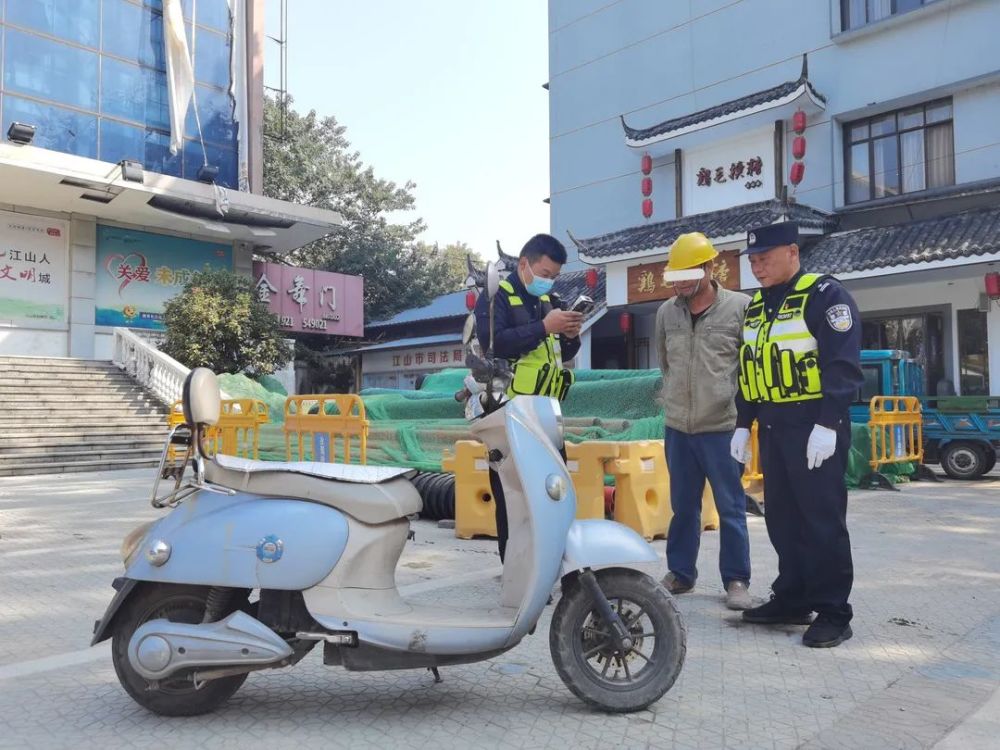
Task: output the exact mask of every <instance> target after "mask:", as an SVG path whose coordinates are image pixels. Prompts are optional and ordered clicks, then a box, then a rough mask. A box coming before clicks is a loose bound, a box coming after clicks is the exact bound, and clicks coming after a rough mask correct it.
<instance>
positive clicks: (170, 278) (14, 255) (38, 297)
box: [0, 0, 340, 359]
mask: <svg viewBox="0 0 1000 750" xmlns="http://www.w3.org/2000/svg"><path fill="white" fill-rule="evenodd" d="M0 12H2V15H0V37H2V40H0V44H2V53H0V121H2V134H0V138H2V137H3V134H6V137H5V138H4V139H3V142H2V143H0V354H8V355H10V354H14V355H43V356H73V357H84V358H98V359H107V358H109V357H110V356H111V345H112V344H111V341H112V331H113V329H114V327H116V326H124V327H128V328H137V329H145V330H157V329H159V328H162V322H161V317H162V309H163V302H164V301H165V300H166V299H169V298H170V297H172V296H174V295H175V294H176V293H178V292H179V291H180V290H181V289H182V288H183V286H184V284H185V283H186V281H187V280H188V279H189V278H190V276H191V274H192V273H193V272H194V271H197V270H201V269H202V268H204V267H205V266H206V265H207V266H209V267H213V268H227V269H230V270H235V271H237V272H241V273H245V274H246V275H248V276H249V275H250V274H251V267H252V262H253V253H254V252H266V253H282V252H287V251H289V250H292V249H294V248H297V247H300V246H302V245H303V244H305V243H307V242H310V241H312V240H315V239H317V238H319V237H322V236H324V235H326V234H328V233H329V232H330V231H332V230H334V229H335V228H336V227H337V226H338V225H339V223H340V217H339V216H338V215H337V214H336V213H333V212H330V211H324V210H319V209H314V208H308V207H303V206H298V205H294V204H290V203H287V202H284V201H277V200H273V199H269V198H265V197H263V196H262V195H261V191H262V183H263V164H262V152H263V133H262V128H263V101H264V100H263V96H264V92H263V52H264V38H265V37H264V0H4V1H3V2H0ZM185 92H189V96H187V97H185V96H184V93H185ZM284 291H285V290H282V292H284Z"/></svg>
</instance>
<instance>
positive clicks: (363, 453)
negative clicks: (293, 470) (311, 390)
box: [284, 393, 368, 464]
mask: <svg viewBox="0 0 1000 750" xmlns="http://www.w3.org/2000/svg"><path fill="white" fill-rule="evenodd" d="M284 432H285V457H286V458H287V460H289V461H291V460H292V438H293V437H294V438H295V441H296V456H297V459H298V460H299V461H307V460H311V461H322V462H326V463H330V462H333V461H334V460H335V459H336V458H337V439H338V438H340V443H341V449H342V452H341V456H342V458H343V463H345V464H349V463H351V457H352V451H353V449H354V448H353V446H354V443H355V442H357V445H358V456H359V458H360V462H361V463H362V464H366V463H368V419H367V417H366V416H365V405H364V402H362V400H361V397H360V396H356V395H354V394H350V393H347V394H342V393H324V394H319V395H312V396H289V397H288V398H286V399H285V427H284ZM307 436H308V437H307Z"/></svg>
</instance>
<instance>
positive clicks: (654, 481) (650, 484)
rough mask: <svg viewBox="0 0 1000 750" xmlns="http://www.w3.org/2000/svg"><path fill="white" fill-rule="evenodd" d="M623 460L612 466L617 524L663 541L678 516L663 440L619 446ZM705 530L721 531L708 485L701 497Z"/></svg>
mask: <svg viewBox="0 0 1000 750" xmlns="http://www.w3.org/2000/svg"><path fill="white" fill-rule="evenodd" d="M618 445H619V451H620V456H621V457H620V458H619V459H618V460H617V461H611V462H609V463H608V467H609V469H610V473H611V474H613V475H614V477H615V520H616V521H618V522H619V523H623V524H625V525H626V526H628V527H629V528H632V529H634V530H635V531H637V532H638V533H639V534H641V535H642V536H643V537H644V538H645V539H647V540H651V539H662V538H664V537H666V535H667V530H668V529H669V528H670V519H671V518H673V516H674V512H673V508H672V507H671V505H670V472H669V470H668V469H667V459H666V456H665V455H664V452H663V441H662V440H640V441H635V442H626V443H619V444H618ZM701 526H702V528H703V529H708V530H716V529H718V528H719V512H718V510H717V509H716V507H715V496H714V495H713V493H712V488H711V486H710V485H709V483H708V482H705V488H704V490H702V495H701Z"/></svg>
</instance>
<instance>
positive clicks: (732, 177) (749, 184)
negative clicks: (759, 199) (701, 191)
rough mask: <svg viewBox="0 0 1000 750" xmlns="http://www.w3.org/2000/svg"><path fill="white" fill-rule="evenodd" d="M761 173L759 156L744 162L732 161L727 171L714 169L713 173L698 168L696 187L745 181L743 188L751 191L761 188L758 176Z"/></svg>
mask: <svg viewBox="0 0 1000 750" xmlns="http://www.w3.org/2000/svg"><path fill="white" fill-rule="evenodd" d="M763 171H764V160H763V159H762V158H761V157H759V156H753V157H751V158H749V159H747V160H746V162H743V161H734V162H733V163H732V164H730V165H729V169H728V170H727V169H726V168H725V167H716V168H715V171H714V172H713V171H712V170H711V169H709V168H708V167H699V169H698V187H712V185H713V183H714V184H716V185H721V184H723V183H726V182H739V181H740V180H743V179H746V182H744V183H743V187H745V188H746V189H747V190H753V189H754V188H759V187H761V180H760V176H761V173H762V172H763ZM727 175H728V177H727Z"/></svg>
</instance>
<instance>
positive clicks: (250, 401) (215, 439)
mask: <svg viewBox="0 0 1000 750" xmlns="http://www.w3.org/2000/svg"><path fill="white" fill-rule="evenodd" d="M267 421H268V410H267V404H265V403H264V402H263V401H260V400H258V399H254V398H232V399H224V400H223V401H222V408H221V411H220V414H219V423H218V424H217V425H215V426H214V427H210V428H208V430H206V432H205V445H206V448H207V449H208V451H209V453H210V454H212V455H214V454H216V453H221V454H223V455H226V456H241V457H242V458H253V459H256V458H257V457H258V449H259V445H260V431H259V430H258V429H257V428H258V426H259V425H262V424H266V423H267ZM182 424H184V407H183V405H182V403H181V402H180V401H175V402H174V403H173V405H172V406H171V407H170V413H169V414H168V415H167V425H168V426H169V427H176V426H178V425H182ZM167 458H168V459H169V460H170V461H171V462H172V463H173V462H175V461H176V459H177V449H176V447H175V446H173V445H171V446H170V448H169V449H168V451H167Z"/></svg>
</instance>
